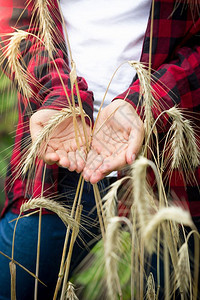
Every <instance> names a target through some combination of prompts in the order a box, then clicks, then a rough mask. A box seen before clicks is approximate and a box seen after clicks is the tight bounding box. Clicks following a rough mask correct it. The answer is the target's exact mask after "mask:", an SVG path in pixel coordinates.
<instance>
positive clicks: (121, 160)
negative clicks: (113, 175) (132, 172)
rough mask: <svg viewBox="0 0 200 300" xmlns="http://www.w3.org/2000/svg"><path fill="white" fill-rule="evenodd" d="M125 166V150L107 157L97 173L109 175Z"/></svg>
mask: <svg viewBox="0 0 200 300" xmlns="http://www.w3.org/2000/svg"><path fill="white" fill-rule="evenodd" d="M125 165H126V156H125V150H124V151H123V152H121V153H120V154H118V155H117V156H116V155H111V156H110V157H107V158H106V159H105V160H104V161H103V163H102V165H101V166H100V167H99V169H98V170H99V171H100V172H101V173H102V174H106V173H110V172H112V171H116V170H119V169H121V168H122V167H124V166H125Z"/></svg>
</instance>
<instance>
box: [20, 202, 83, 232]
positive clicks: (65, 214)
mask: <svg viewBox="0 0 200 300" xmlns="http://www.w3.org/2000/svg"><path fill="white" fill-rule="evenodd" d="M40 207H41V208H46V209H48V210H50V211H53V212H54V213H55V214H57V215H58V217H59V218H60V219H61V220H62V221H63V223H64V224H65V226H66V227H67V226H68V225H69V226H70V227H74V228H76V229H78V227H79V225H78V223H77V222H76V221H75V220H74V219H73V218H72V217H71V216H70V214H69V211H68V210H67V209H66V208H65V207H64V206H62V205H61V204H59V203H58V202H55V201H53V200H50V199H45V198H44V197H42V198H36V199H31V200H29V201H27V202H25V203H23V204H22V205H21V207H20V213H23V212H25V211H27V210H30V209H36V208H40Z"/></svg>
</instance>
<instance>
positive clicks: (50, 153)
mask: <svg viewBox="0 0 200 300" xmlns="http://www.w3.org/2000/svg"><path fill="white" fill-rule="evenodd" d="M41 158H42V159H43V160H44V162H45V163H47V164H48V165H53V164H55V163H56V162H58V161H59V159H60V157H59V155H58V154H57V153H56V152H55V151H54V150H53V148H51V147H47V150H46V152H45V154H43V155H42V156H41Z"/></svg>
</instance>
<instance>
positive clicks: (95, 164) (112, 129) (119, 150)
mask: <svg viewBox="0 0 200 300" xmlns="http://www.w3.org/2000/svg"><path fill="white" fill-rule="evenodd" d="M143 139H144V125H143V122H142V121H141V119H140V118H139V116H138V115H137V113H136V111H135V109H134V108H133V107H132V105H131V104H130V103H128V102H126V101H124V100H115V101H114V102H112V103H111V104H109V105H108V106H107V107H105V108H104V109H103V110H102V111H101V113H100V116H99V119H98V120H97V124H96V126H95V130H94V133H93V138H92V144H91V150H90V151H89V153H88V155H87V161H86V165H85V167H84V170H83V177H84V179H85V180H86V181H90V182H91V183H93V184H94V183H97V182H98V181H99V180H101V179H102V178H104V177H105V176H106V175H107V174H108V173H110V172H112V171H114V170H119V169H121V168H123V167H124V166H125V165H126V164H131V163H132V162H133V161H134V159H135V156H136V155H137V154H138V152H139V151H140V148H141V146H142V143H143Z"/></svg>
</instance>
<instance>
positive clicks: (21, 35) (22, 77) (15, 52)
mask: <svg viewBox="0 0 200 300" xmlns="http://www.w3.org/2000/svg"><path fill="white" fill-rule="evenodd" d="M28 35H29V33H28V32H26V31H23V30H16V31H15V32H13V33H12V34H11V37H10V39H9V43H8V46H7V49H6V56H7V58H8V66H9V68H10V70H11V72H12V73H14V75H15V81H16V82H17V84H18V87H19V88H18V89H19V91H22V92H23V95H24V96H25V97H26V98H27V99H29V98H30V97H31V96H32V94H33V93H32V90H31V88H30V85H29V84H28V82H29V78H28V76H27V72H26V70H25V68H23V61H22V60H21V61H20V58H21V52H20V43H21V42H22V40H25V39H27V38H28Z"/></svg>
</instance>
